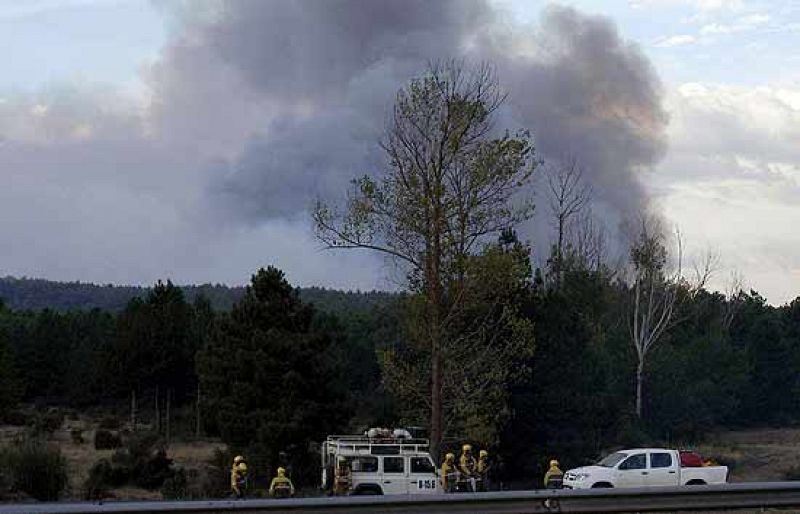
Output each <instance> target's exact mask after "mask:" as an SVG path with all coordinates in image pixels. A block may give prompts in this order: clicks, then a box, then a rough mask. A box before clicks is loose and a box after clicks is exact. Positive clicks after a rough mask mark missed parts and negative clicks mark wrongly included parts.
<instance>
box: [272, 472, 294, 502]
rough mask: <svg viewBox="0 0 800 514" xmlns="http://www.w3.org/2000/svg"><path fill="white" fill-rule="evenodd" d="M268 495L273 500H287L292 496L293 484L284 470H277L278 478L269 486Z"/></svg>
mask: <svg viewBox="0 0 800 514" xmlns="http://www.w3.org/2000/svg"><path fill="white" fill-rule="evenodd" d="M269 495H270V496H272V497H274V498H288V497H290V496H294V484H292V480H291V479H290V478H289V477H287V476H286V470H285V469H283V468H278V476H276V477H275V478H273V479H272V482H270V484H269Z"/></svg>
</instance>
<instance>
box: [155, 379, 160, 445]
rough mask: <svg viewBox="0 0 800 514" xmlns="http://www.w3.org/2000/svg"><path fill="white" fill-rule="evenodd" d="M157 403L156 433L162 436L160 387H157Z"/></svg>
mask: <svg viewBox="0 0 800 514" xmlns="http://www.w3.org/2000/svg"><path fill="white" fill-rule="evenodd" d="M155 401H156V419H155V427H156V433H157V434H160V433H161V410H160V409H159V407H158V386H156V396H155Z"/></svg>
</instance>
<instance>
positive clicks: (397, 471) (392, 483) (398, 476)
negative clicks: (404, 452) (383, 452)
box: [381, 457, 408, 494]
mask: <svg viewBox="0 0 800 514" xmlns="http://www.w3.org/2000/svg"><path fill="white" fill-rule="evenodd" d="M381 488H382V489H383V494H406V493H408V475H407V473H406V458H405V457H384V458H383V477H382V480H381Z"/></svg>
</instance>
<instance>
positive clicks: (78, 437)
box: [69, 428, 86, 444]
mask: <svg viewBox="0 0 800 514" xmlns="http://www.w3.org/2000/svg"><path fill="white" fill-rule="evenodd" d="M69 436H70V438H71V439H72V442H73V444H83V443H85V442H86V441H85V440H84V439H83V430H81V429H80V428H73V429H70V431H69Z"/></svg>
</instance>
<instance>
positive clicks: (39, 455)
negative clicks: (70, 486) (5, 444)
mask: <svg viewBox="0 0 800 514" xmlns="http://www.w3.org/2000/svg"><path fill="white" fill-rule="evenodd" d="M1 460H2V468H3V469H4V474H6V475H7V479H6V480H8V482H9V486H10V488H11V489H12V490H16V491H21V492H24V493H26V494H27V495H29V496H31V497H33V498H35V499H37V500H40V501H55V500H58V497H59V496H60V495H61V493H62V492H63V491H64V489H65V488H66V486H67V463H66V460H65V459H64V457H63V456H62V455H61V452H60V451H58V450H57V449H53V448H50V447H49V446H47V445H46V444H45V443H44V442H43V441H41V440H38V439H25V440H22V441H20V442H18V443H16V444H14V445H12V446H11V447H9V448H7V449H6V450H5V451H4V452H3V455H2V459H1Z"/></svg>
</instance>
